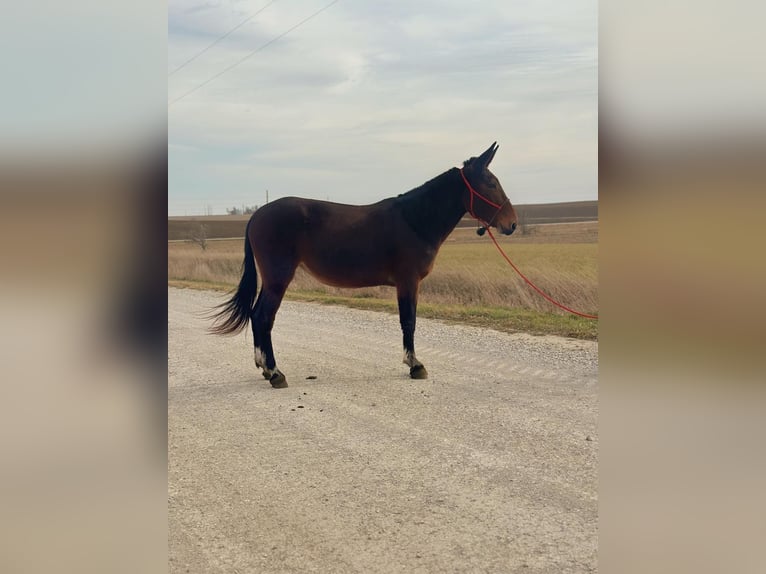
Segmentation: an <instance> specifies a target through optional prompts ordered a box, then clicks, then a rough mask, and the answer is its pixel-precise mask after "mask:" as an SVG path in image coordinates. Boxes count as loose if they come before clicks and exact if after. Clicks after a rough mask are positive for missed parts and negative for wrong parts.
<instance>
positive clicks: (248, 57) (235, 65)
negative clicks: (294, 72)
mask: <svg viewBox="0 0 766 574" xmlns="http://www.w3.org/2000/svg"><path fill="white" fill-rule="evenodd" d="M339 1H340V0H332V2H330V3H329V4H326V5H325V6H323V7H322V8H320V9H319V10H317V11H316V12H314V13H313V14H311V15H310V16H307V17H306V18H304V19H303V20H301V21H300V22H298V23H297V24H295V25H294V26H293V27H291V28H288V29H287V30H285V31H284V32H282V33H281V34H280V35H279V36H275V37H274V38H272V39H271V40H269V41H268V42H266V43H265V44H261V45H260V46H258V47H257V48H256V49H255V50H253V51H252V52H249V53H248V54H247V55H246V56H244V57H243V58H240V59H239V60H237V61H236V62H234V63H233V64H231V65H230V66H227V67H226V68H224V69H223V70H221V71H220V72H218V73H217V74H215V75H214V76H211V77H210V78H208V79H207V80H205V81H204V82H202V83H201V84H198V85H197V86H195V87H194V88H192V89H191V90H189V91H188V92H185V93H184V94H182V95H181V96H179V97H177V98H176V99H174V100H172V101H171V102H170V103H168V107H170V106H172V105H173V104H175V103H176V102H179V101H181V100H183V99H184V98H185V97H187V96H189V95H191V94H193V93H194V92H196V91H197V90H199V89H200V88H202V87H203V86H206V85H208V84H209V83H210V82H212V81H213V80H216V79H218V78H220V77H221V76H223V75H224V74H225V73H226V72H228V71H229V70H232V69H234V68H236V67H237V66H239V65H240V64H241V63H242V62H244V61H246V60H249V59H250V58H252V57H253V56H254V55H255V54H257V53H258V52H260V51H261V50H263V49H264V48H266V47H267V46H270V45H271V44H273V43H274V42H276V41H277V40H279V39H280V38H284V37H285V36H287V35H288V34H289V33H290V32H292V31H293V30H295V29H296V28H299V27H300V26H303V25H304V24H305V23H306V22H308V21H309V20H311V19H312V18H314V17H316V16H319V14H321V13H322V12H324V11H325V10H327V9H328V8H329V7H330V6H332V5H333V4H337V3H338V2H339Z"/></svg>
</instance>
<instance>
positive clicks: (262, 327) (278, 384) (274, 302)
mask: <svg viewBox="0 0 766 574" xmlns="http://www.w3.org/2000/svg"><path fill="white" fill-rule="evenodd" d="M286 289H287V283H284V284H281V283H280V284H276V285H274V284H268V285H266V284H265V285H264V286H263V288H262V289H261V293H260V295H259V296H258V302H257V303H256V306H255V309H254V312H253V338H254V340H255V341H256V347H255V364H256V366H258V367H260V368H262V369H263V377H264V378H265V379H268V380H269V382H270V383H271V386H272V387H274V388H275V389H283V388H285V387H287V379H286V378H285V376H284V374H282V371H280V370H279V369H278V368H277V362H276V359H275V358H274V348H273V346H272V344H271V329H272V327H273V326H274V318H275V317H276V314H277V311H278V310H279V306H280V305H281V303H282V298H283V297H284V295H285V290H286ZM256 333H257V334H256Z"/></svg>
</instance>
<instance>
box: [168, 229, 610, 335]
mask: <svg viewBox="0 0 766 574" xmlns="http://www.w3.org/2000/svg"><path fill="white" fill-rule="evenodd" d="M499 241H500V243H501V245H502V246H503V248H504V249H505V250H506V252H507V253H508V255H509V256H510V257H511V259H512V260H513V261H514V263H516V265H518V266H519V268H520V269H521V270H522V271H523V272H524V273H525V274H526V275H527V276H528V277H529V278H530V280H532V281H533V282H534V283H536V284H537V285H538V286H539V287H540V288H541V289H543V290H544V291H545V292H547V293H548V294H549V295H551V296H552V297H553V298H555V299H557V300H559V301H561V302H562V303H563V304H565V305H567V306H570V307H572V308H574V309H578V310H581V311H583V312H586V313H596V312H597V311H598V263H597V256H598V223H597V222H587V223H572V224H551V225H536V226H530V228H529V230H528V234H527V235H521V234H519V233H518V232H517V233H516V234H514V235H513V236H511V237H503V238H502V239H499ZM242 257H243V239H234V240H213V241H209V242H208V244H207V248H206V249H205V250H202V249H201V248H200V246H199V245H197V244H195V243H192V242H189V241H186V242H171V243H169V244H168V281H169V282H170V283H171V284H173V285H176V286H190V287H195V286H196V287H208V288H216V289H224V290H229V289H231V288H232V287H234V286H235V285H236V284H237V283H238V281H239V278H240V269H241V265H242ZM420 293H421V294H420V305H419V309H418V313H419V315H422V316H428V317H436V318H442V319H447V320H455V321H460V322H465V323H472V324H477V325H482V326H490V327H493V328H496V329H499V330H503V331H526V332H531V333H537V334H559V335H565V336H572V337H579V338H588V339H595V338H597V335H598V327H597V321H592V320H587V319H582V318H579V317H575V316H572V315H569V314H567V313H565V312H563V311H559V310H558V309H556V308H555V307H554V306H552V305H551V304H550V303H548V302H547V301H545V300H544V299H543V298H542V297H540V296H539V295H538V294H536V293H535V292H533V291H532V290H531V289H530V288H529V286H527V285H526V284H525V283H524V282H523V281H522V280H521V279H520V278H519V277H518V276H517V275H516V274H515V273H514V271H513V270H512V269H511V268H510V267H509V266H508V264H507V263H506V262H505V261H504V260H503V259H502V258H501V256H500V254H499V253H498V252H497V251H496V250H495V248H494V246H493V245H492V242H491V240H490V239H489V238H488V237H487V236H484V237H478V236H477V235H476V233H475V232H474V230H473V229H471V228H465V229H456V230H455V231H454V232H453V234H452V235H451V236H450V238H449V239H448V240H447V242H445V244H444V245H443V246H442V249H441V251H440V252H439V256H438V258H437V260H436V263H435V265H434V269H433V271H432V273H431V275H429V276H428V277H427V278H426V279H425V280H424V281H423V283H422V284H421V292H420ZM288 297H291V298H293V299H302V300H312V301H320V302H326V303H340V304H345V305H351V306H354V307H362V308H368V309H379V310H385V311H392V312H393V311H396V296H395V291H394V289H393V288H392V287H373V288H365V289H339V288H335V287H329V286H326V285H323V284H321V283H320V282H319V281H317V280H315V279H314V278H313V277H311V276H310V275H309V274H308V273H306V272H305V271H303V270H301V269H299V270H298V273H297V274H296V277H295V279H294V281H293V283H292V284H291V285H290V289H289V291H288Z"/></svg>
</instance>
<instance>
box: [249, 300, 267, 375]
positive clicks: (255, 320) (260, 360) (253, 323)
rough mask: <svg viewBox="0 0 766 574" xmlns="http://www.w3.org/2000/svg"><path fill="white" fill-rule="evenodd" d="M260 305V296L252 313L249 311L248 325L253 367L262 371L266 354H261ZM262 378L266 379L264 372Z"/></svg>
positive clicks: (264, 366)
mask: <svg viewBox="0 0 766 574" xmlns="http://www.w3.org/2000/svg"><path fill="white" fill-rule="evenodd" d="M260 307H261V297H260V295H259V296H258V299H257V300H256V302H255V307H253V311H252V313H250V327H252V329H253V354H254V355H255V357H254V359H255V367H256V368H257V369H261V370H262V371H263V370H264V369H265V368H266V356H265V355H264V354H263V350H262V349H263V346H262V344H261V331H262V327H261V323H260V319H259V315H258V313H259V309H260ZM263 378H265V379H268V378H269V377H267V376H266V374H265V373H264V374H263Z"/></svg>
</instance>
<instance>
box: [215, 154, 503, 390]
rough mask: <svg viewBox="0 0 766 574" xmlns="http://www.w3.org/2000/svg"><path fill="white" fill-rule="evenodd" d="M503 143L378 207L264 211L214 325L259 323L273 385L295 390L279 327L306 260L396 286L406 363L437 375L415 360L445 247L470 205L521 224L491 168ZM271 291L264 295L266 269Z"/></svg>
mask: <svg viewBox="0 0 766 574" xmlns="http://www.w3.org/2000/svg"><path fill="white" fill-rule="evenodd" d="M496 151H497V145H496V143H493V144H492V145H491V146H490V147H489V149H487V151H485V152H484V153H483V154H481V155H480V156H479V157H472V158H471V159H469V160H467V161H466V162H464V163H463V168H462V169H458V168H452V169H450V170H448V171H446V172H444V173H443V174H441V175H440V176H438V177H436V178H434V179H432V180H431V181H428V182H426V183H424V184H423V185H421V186H420V187H417V188H415V189H413V190H412V191H409V192H407V193H405V194H402V195H399V196H398V197H392V198H389V199H384V200H383V201H379V202H378V203H373V204H372V205H358V206H357V205H343V204H338V203H329V202H326V201H316V200H313V199H301V198H297V197H285V198H283V199H278V200H277V201H274V202H272V203H269V204H268V205H266V206H264V207H262V208H261V209H259V210H257V211H256V212H255V213H254V214H253V216H252V217H251V218H250V221H249V222H248V224H247V231H246V237H245V260H244V263H243V269H244V271H243V274H242V279H241V280H240V283H239V287H238V288H237V291H236V292H235V293H234V295H233V296H232V297H231V299H229V300H228V301H227V302H225V303H224V304H222V305H221V306H220V311H219V312H218V313H217V314H216V323H215V324H214V325H213V327H212V329H211V330H212V331H213V332H214V333H218V334H227V333H237V332H239V331H241V330H242V329H244V328H245V327H246V326H247V323H248V321H252V328H253V341H254V344H255V364H256V366H257V367H259V368H261V369H263V376H264V378H266V379H269V380H270V381H271V384H272V386H274V387H277V388H282V387H286V386H287V381H286V379H285V376H284V375H283V374H282V373H281V371H280V370H279V369H277V363H276V361H275V359H274V349H273V348H272V345H271V328H272V326H273V325H274V317H275V315H276V313H277V310H278V309H279V305H280V304H281V302H282V297H283V296H284V294H285V290H286V289H287V286H288V285H289V283H290V281H291V280H292V278H293V275H294V274H295V270H296V269H297V267H298V266H299V265H302V266H303V267H304V268H305V269H306V270H308V272H309V273H311V274H312V275H314V276H315V277H316V278H317V279H319V280H320V281H322V282H324V283H326V284H328V285H334V286H337V287H370V286H373V285H391V286H395V287H396V294H397V299H398V302H399V320H400V323H401V326H402V333H403V335H404V363H405V364H406V365H408V366H409V367H410V376H411V377H412V378H413V379H424V378H426V377H427V376H428V374H427V373H426V369H425V367H423V364H422V363H421V362H420V361H418V360H417V358H415V343H414V339H415V313H416V309H417V303H418V287H419V285H420V282H421V281H422V280H423V278H424V277H425V276H426V275H428V273H429V272H430V271H431V268H432V267H433V264H434V259H435V258H436V254H437V252H438V251H439V247H440V246H441V244H442V243H443V242H444V240H445V239H446V238H447V236H448V235H449V234H450V233H451V232H452V230H453V229H454V228H455V226H456V225H457V223H458V222H459V221H460V219H461V218H462V217H463V215H464V214H465V213H466V211H468V212H469V213H470V214H471V215H473V216H474V217H475V218H476V219H478V220H479V222H480V223H481V224H482V225H484V226H485V227H488V226H490V225H492V226H494V227H496V228H497V229H498V230H499V231H501V232H502V233H504V234H506V235H510V234H511V233H513V231H514V230H515V229H516V212H515V211H514V209H513V206H512V205H511V203H510V201H508V198H507V197H506V195H505V192H504V191H503V188H502V187H501V186H500V182H499V181H498V180H497V178H496V177H495V176H494V175H493V174H492V173H490V171H489V169H487V167H488V166H489V163H490V162H491V161H492V158H493V157H494V156H495V152H496ZM256 263H257V265H258V269H259V270H260V273H261V282H262V285H261V292H260V295H259V296H258V300H257V301H256V299H255V295H256V285H257V272H256Z"/></svg>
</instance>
